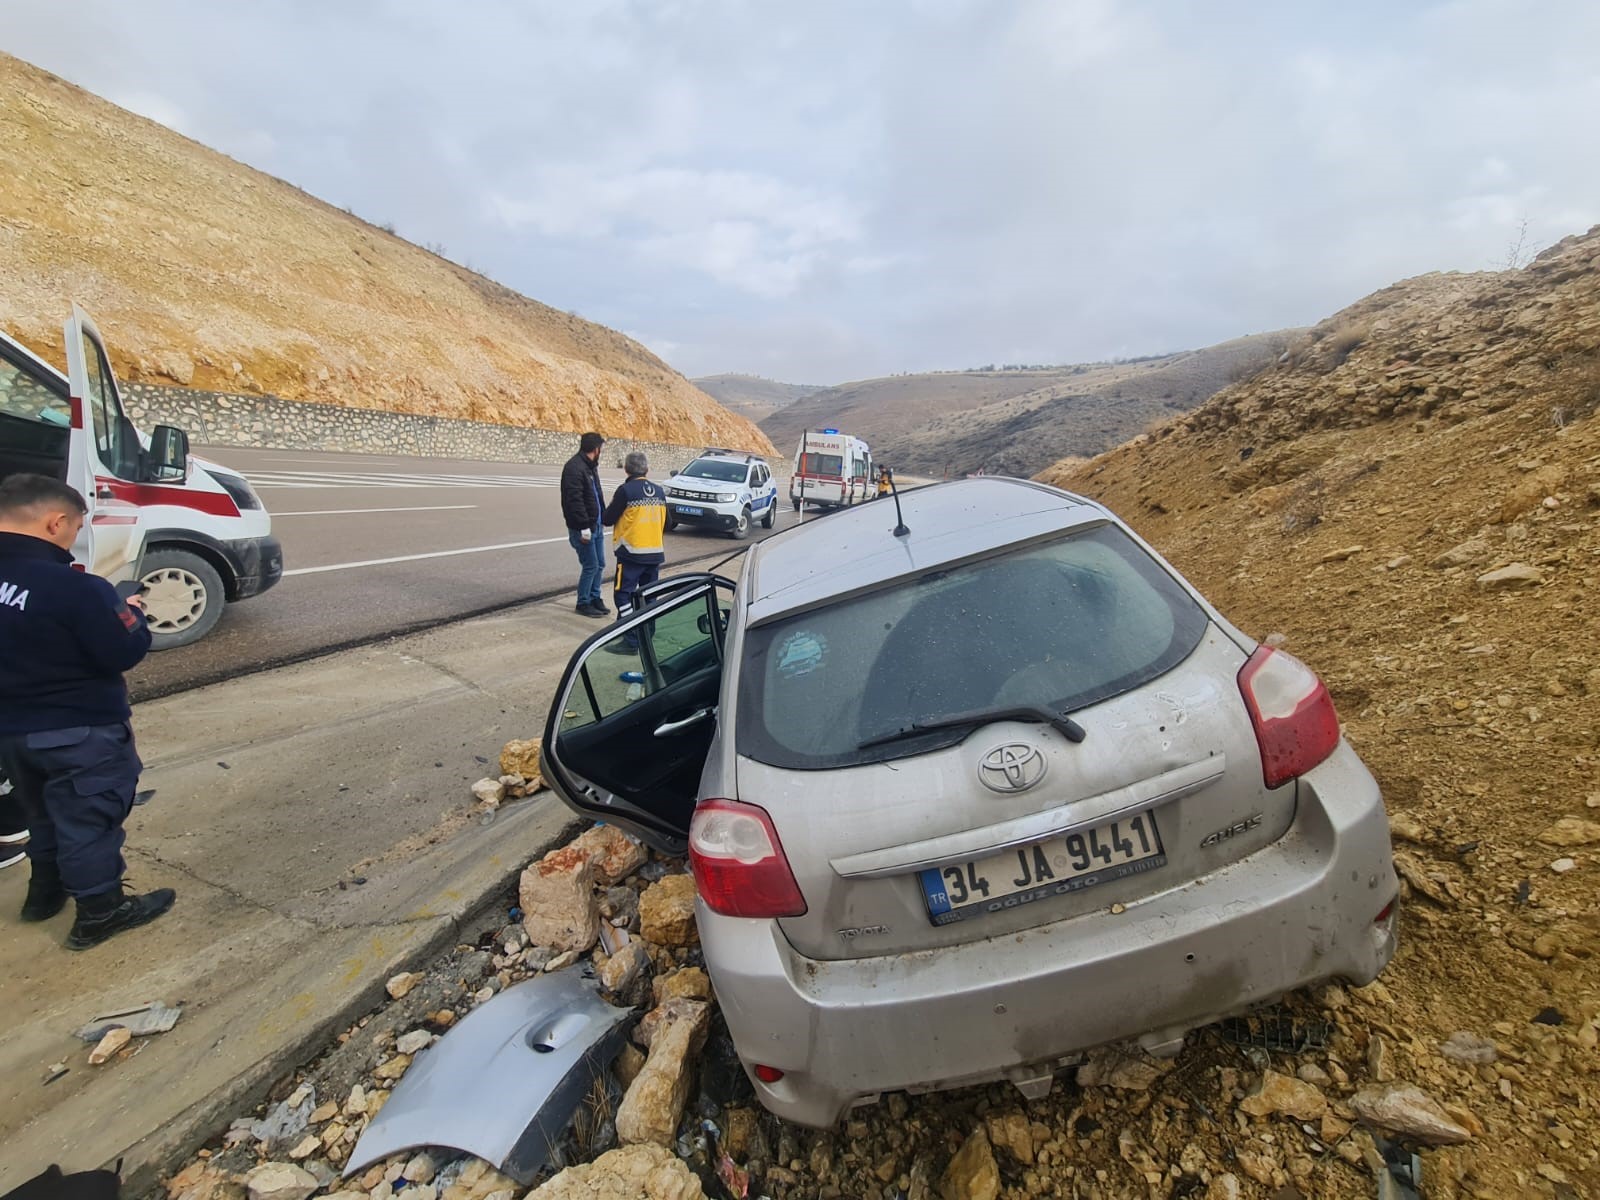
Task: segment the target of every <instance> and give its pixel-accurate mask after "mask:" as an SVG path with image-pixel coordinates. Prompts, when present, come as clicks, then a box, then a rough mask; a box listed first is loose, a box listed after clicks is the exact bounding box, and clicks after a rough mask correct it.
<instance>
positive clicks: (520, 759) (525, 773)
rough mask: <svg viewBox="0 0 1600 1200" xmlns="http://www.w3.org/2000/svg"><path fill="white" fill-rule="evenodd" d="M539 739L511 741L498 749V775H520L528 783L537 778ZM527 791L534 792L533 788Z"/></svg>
mask: <svg viewBox="0 0 1600 1200" xmlns="http://www.w3.org/2000/svg"><path fill="white" fill-rule="evenodd" d="M539 741H540V739H539V738H526V739H513V740H512V741H509V742H507V743H506V744H505V745H504V746H502V747H501V749H500V774H502V775H521V776H522V778H523V779H525V780H528V781H529V782H530V783H531V782H532V781H533V780H536V779H538V778H539V777H540V776H539ZM528 790H529V791H530V792H531V791H535V790H536V789H535V788H533V787H531V786H530V787H529V788H528Z"/></svg>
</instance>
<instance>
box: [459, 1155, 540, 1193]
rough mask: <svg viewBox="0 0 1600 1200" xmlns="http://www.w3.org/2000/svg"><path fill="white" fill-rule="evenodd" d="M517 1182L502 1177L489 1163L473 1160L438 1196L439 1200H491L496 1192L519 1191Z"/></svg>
mask: <svg viewBox="0 0 1600 1200" xmlns="http://www.w3.org/2000/svg"><path fill="white" fill-rule="evenodd" d="M521 1190H522V1189H521V1187H520V1186H519V1185H518V1184H517V1181H516V1180H514V1179H511V1178H509V1177H508V1176H505V1175H502V1174H501V1173H500V1172H499V1171H497V1170H495V1169H494V1167H493V1166H491V1165H490V1164H489V1163H486V1162H484V1161H483V1160H482V1159H481V1158H475V1159H473V1160H472V1161H471V1162H469V1163H468V1164H467V1165H466V1167H464V1168H463V1169H462V1171H461V1174H459V1175H457V1176H456V1178H455V1182H454V1183H452V1184H450V1186H449V1187H447V1188H445V1189H444V1191H443V1192H441V1193H440V1194H439V1200H491V1198H492V1197H493V1196H494V1195H495V1194H496V1193H497V1192H507V1191H509V1192H511V1193H513V1194H515V1193H516V1192H518V1191H521Z"/></svg>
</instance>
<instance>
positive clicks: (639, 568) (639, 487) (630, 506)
mask: <svg viewBox="0 0 1600 1200" xmlns="http://www.w3.org/2000/svg"><path fill="white" fill-rule="evenodd" d="M622 469H623V471H624V472H626V473H627V476H628V478H627V479H626V480H625V481H624V482H623V483H622V484H620V485H619V486H618V487H617V490H616V491H615V492H614V493H612V496H611V503H610V504H608V505H606V510H605V512H604V513H602V514H601V520H602V521H603V522H604V523H605V524H607V525H610V526H612V527H613V529H612V534H611V552H612V553H613V554H614V555H616V559H617V577H616V580H615V582H614V584H613V590H612V598H613V599H614V600H615V601H616V605H617V616H618V617H619V618H621V617H622V616H624V615H626V614H627V613H628V612H630V611H631V610H632V608H633V601H634V597H635V596H637V595H638V593H639V592H640V591H641V590H642V589H644V588H646V587H649V586H650V585H651V584H652V583H654V582H655V581H656V580H657V579H658V578H660V575H661V564H662V563H664V562H666V559H667V554H666V551H665V550H664V549H663V548H662V545H661V542H662V536H663V534H665V532H666V528H667V494H666V492H664V491H662V489H661V485H660V484H659V483H656V482H654V481H653V480H650V479H646V478H645V476H647V475H649V474H650V460H649V459H648V458H646V457H645V455H644V452H643V451H641V450H634V451H632V452H631V453H629V454H628V455H627V456H626V457H625V458H624V459H623V460H622ZM637 644H638V635H637V634H632V633H630V634H627V635H625V638H624V642H623V643H622V645H625V646H627V647H628V648H632V647H634V646H637ZM607 648H608V649H612V650H618V649H620V648H621V647H620V646H619V645H615V644H613V645H611V646H608V647H607Z"/></svg>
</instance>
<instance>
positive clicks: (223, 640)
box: [128, 448, 795, 700]
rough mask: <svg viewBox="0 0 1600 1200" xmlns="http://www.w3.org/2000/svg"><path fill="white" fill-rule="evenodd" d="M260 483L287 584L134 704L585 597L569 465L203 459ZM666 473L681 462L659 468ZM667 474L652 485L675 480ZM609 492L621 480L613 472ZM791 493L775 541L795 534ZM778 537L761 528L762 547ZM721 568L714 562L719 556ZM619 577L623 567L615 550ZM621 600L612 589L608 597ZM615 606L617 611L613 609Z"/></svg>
mask: <svg viewBox="0 0 1600 1200" xmlns="http://www.w3.org/2000/svg"><path fill="white" fill-rule="evenodd" d="M197 453H199V454H200V455H201V456H202V457H205V458H209V459H211V460H213V461H215V462H219V463H223V464H225V465H226V466H228V467H231V468H233V469H235V470H238V471H242V472H243V473H244V474H245V475H246V476H248V477H249V479H250V481H251V483H252V484H253V485H254V486H255V488H256V490H257V491H259V492H260V493H261V497H262V500H263V501H264V502H265V504H266V506H267V510H268V511H269V512H270V513H271V514H272V531H273V533H274V534H276V535H277V537H278V538H279V539H280V540H281V541H282V542H283V547H284V565H285V568H286V570H285V572H284V578H283V581H282V582H281V583H279V584H278V586H277V587H275V588H273V589H272V590H271V591H269V592H266V593H265V594H263V595H261V596H258V597H254V598H252V599H250V600H245V601H242V602H240V603H238V604H232V605H229V606H228V609H227V611H226V612H224V613H223V616H222V620H221V621H220V622H219V623H218V624H217V626H216V628H215V629H213V630H212V631H211V633H210V634H209V635H208V636H207V637H206V638H204V639H202V640H201V641H199V642H197V643H196V644H195V645H193V646H185V647H180V648H178V649H175V650H166V651H163V652H161V653H159V654H152V655H151V656H150V657H149V658H147V659H146V660H145V661H144V662H143V663H141V664H140V665H139V666H138V667H137V668H135V669H134V670H133V671H132V672H130V673H129V676H128V682H129V685H130V689H131V691H132V694H133V697H134V699H135V700H140V699H146V698H149V697H152V696H159V695H166V694H167V693H170V692H174V691H179V690H182V689H185V688H190V687H199V686H202V685H204V684H207V683H213V682H216V681H217V680H220V679H226V678H230V677H232V676H234V675H238V674H243V673H245V672H248V671H253V670H259V669H262V668H264V667H268V666H276V665H279V664H282V663H287V662H294V661H297V660H299V659H303V658H307V657H310V656H312V655H315V654H320V653H324V652H326V651H329V650H334V649H337V648H340V647H344V646H351V645H356V644H359V643H361V642H364V641H371V640H373V639H376V638H380V637H384V636H387V635H390V634H394V633H399V632H403V631H407V630H415V629H420V628H425V627H427V626H429V625H434V624H439V623H441V622H444V621H449V620H453V619H456V618H459V617H462V616H466V615H468V614H470V613H481V612H488V611H491V610H493V609H496V608H503V607H506V606H508V605H512V604H517V603H520V602H523V601H527V600H530V599H533V598H535V597H542V596H550V595H553V594H557V593H559V592H561V591H563V590H570V589H573V588H574V587H575V586H576V584H577V579H578V564H577V557H576V555H574V554H573V552H572V547H571V546H569V545H568V544H567V534H566V526H565V524H564V523H563V521H562V519H561V505H560V499H559V497H558V494H557V492H558V487H557V485H558V480H559V477H560V473H561V464H559V463H544V464H528V463H484V462H469V461H462V460H454V459H438V458H431V459H430V458H403V457H385V456H378V455H359V454H321V453H316V452H312V451H304V450H281V451H280V450H240V449H229V448H217V449H205V448H197ZM659 465H660V466H661V467H662V468H665V467H675V466H682V465H683V464H681V463H663V464H659ZM666 473H667V472H666V471H665V470H660V471H658V472H655V473H653V477H654V478H657V479H664V478H665V476H666ZM600 477H601V481H602V482H603V483H604V485H605V487H606V493H607V495H608V496H609V495H610V491H611V489H612V488H613V487H615V486H616V485H617V484H618V483H621V482H622V479H623V475H622V472H621V471H618V470H615V469H602V471H601V473H600ZM786 495H787V484H786V483H785V482H784V481H783V480H781V479H780V481H779V500H780V505H779V509H778V514H777V522H776V525H775V530H778V529H784V528H787V527H788V526H789V525H791V524H793V522H794V519H795V514H794V512H793V510H792V509H791V508H790V506H789V505H788V504H787V503H786V502H785V500H784V498H785V496H786ZM766 536H770V535H769V534H768V533H767V531H766V530H763V529H762V528H761V527H760V526H759V525H757V526H756V527H755V529H754V530H753V531H752V533H751V536H750V539H749V540H750V542H755V541H758V540H759V539H760V538H762V537H766ZM742 544H744V543H739V542H735V541H734V540H733V539H732V538H730V537H728V536H726V535H724V534H718V533H713V532H711V531H707V530H693V529H688V528H685V527H682V526H680V527H679V529H678V531H677V532H675V533H671V534H668V535H667V540H666V550H667V571H668V572H669V573H670V571H671V570H672V567H673V566H674V565H675V564H682V563H685V562H686V561H687V560H689V559H704V560H705V561H704V562H703V563H701V564H700V565H701V566H702V567H704V566H709V565H710V563H711V562H714V561H715V559H716V558H720V557H722V556H723V555H725V554H731V553H733V552H734V551H736V550H737V549H738V548H739V546H740V545H742ZM708 556H715V557H708ZM606 563H607V569H608V572H609V570H610V568H611V566H612V564H613V563H614V559H613V558H612V557H611V554H610V552H609V544H608V550H607V554H606ZM607 594H608V596H609V583H608V584H607ZM607 603H608V604H609V603H610V600H609V598H608V599H607Z"/></svg>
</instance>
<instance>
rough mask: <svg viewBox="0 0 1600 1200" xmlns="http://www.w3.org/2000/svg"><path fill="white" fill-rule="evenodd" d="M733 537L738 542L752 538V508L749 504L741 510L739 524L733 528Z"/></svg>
mask: <svg viewBox="0 0 1600 1200" xmlns="http://www.w3.org/2000/svg"><path fill="white" fill-rule="evenodd" d="M733 536H734V539H735V540H736V541H743V540H744V539H745V538H747V537H749V536H750V506H749V505H748V504H747V505H745V506H744V507H743V508H741V509H740V510H739V522H738V524H736V525H735V526H734V527H733Z"/></svg>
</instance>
